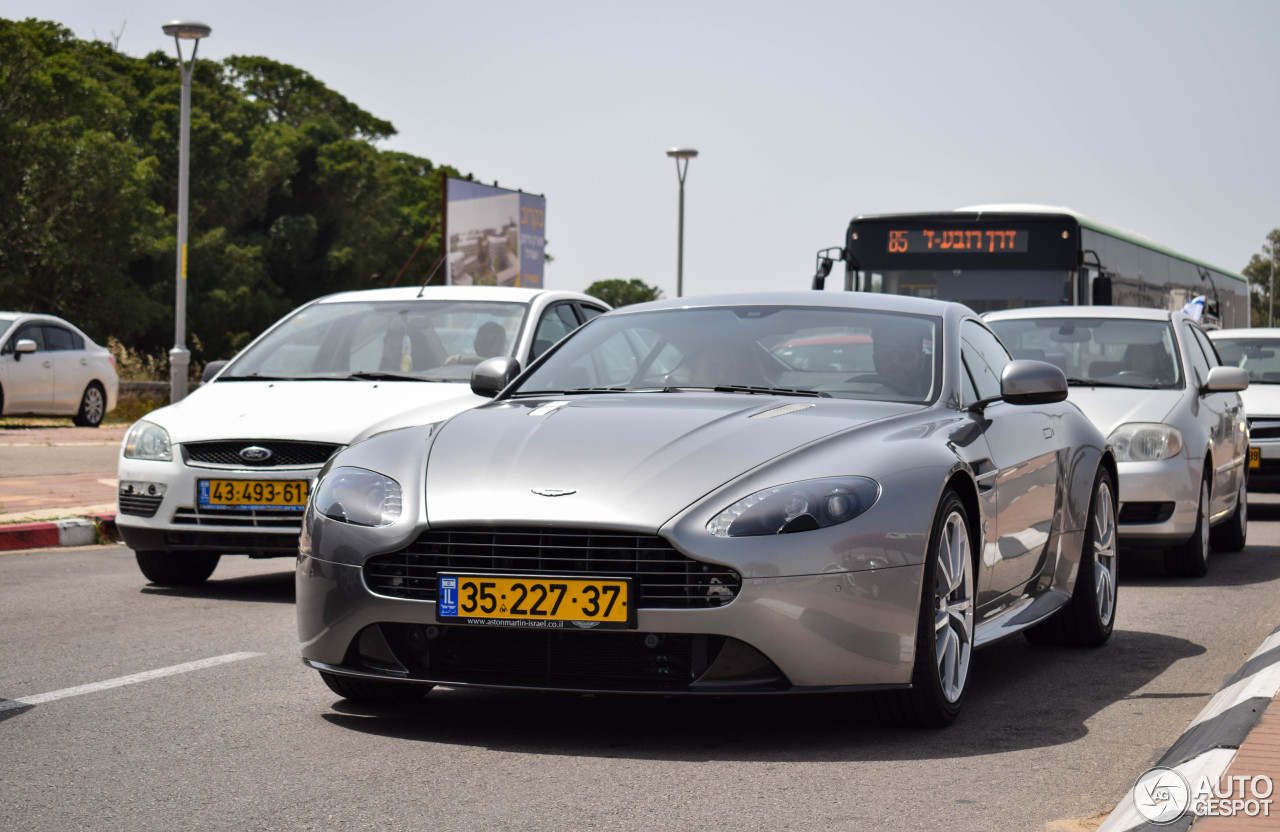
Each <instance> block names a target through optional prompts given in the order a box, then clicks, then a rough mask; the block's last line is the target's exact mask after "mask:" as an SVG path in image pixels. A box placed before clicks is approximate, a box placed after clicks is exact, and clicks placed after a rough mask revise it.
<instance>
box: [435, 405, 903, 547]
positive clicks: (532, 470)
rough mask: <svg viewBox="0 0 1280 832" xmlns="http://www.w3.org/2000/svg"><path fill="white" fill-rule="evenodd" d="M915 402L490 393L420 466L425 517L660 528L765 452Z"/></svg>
mask: <svg viewBox="0 0 1280 832" xmlns="http://www.w3.org/2000/svg"><path fill="white" fill-rule="evenodd" d="M920 409H921V406H920V405H904V404H892V403H885V402H852V401H838V400H830V399H822V400H815V399H803V398H776V397H768V398H763V397H759V396H744V395H732V394H699V393H631V394H620V395H596V396H589V397H580V398H574V399H571V400H569V401H564V400H555V399H537V400H508V401H503V402H496V403H493V404H491V405H488V406H486V407H481V408H478V409H475V410H471V411H468V412H466V413H463V414H461V415H459V416H457V417H456V418H454V419H452V420H451V421H449V422H446V423H445V424H444V425H443V426H442V428H441V429H440V431H439V433H438V434H437V436H436V438H435V440H434V442H433V443H432V446H431V451H430V459H429V462H428V465H427V475H426V505H427V520H428V522H429V523H432V524H442V523H474V522H490V523H491V522H495V521H498V522H501V523H508V524H525V523H537V524H540V525H545V524H556V523H565V524H576V525H581V524H584V523H587V524H590V525H593V526H597V527H601V528H627V529H637V528H641V529H648V530H652V531H654V532H656V531H657V530H658V529H659V528H660V527H661V526H662V525H663V524H664V523H665V522H667V521H668V520H670V519H671V518H672V517H674V516H675V515H676V514H678V513H679V512H680V511H681V510H682V509H684V508H685V507H687V506H689V505H690V504H692V503H694V502H695V501H697V500H698V499H699V498H700V497H702V496H704V495H706V494H707V493H709V492H711V491H713V490H714V489H716V488H718V487H719V486H721V485H723V484H725V483H726V482H728V481H730V480H732V479H734V478H736V477H738V476H740V475H741V474H743V473H745V472H747V471H749V470H751V469H753V468H756V467H758V466H760V465H761V464H763V463H765V462H768V461H769V460H771V459H774V458H776V457H778V456H780V455H783V454H786V453H787V452H789V451H791V450H794V449H796V448H799V447H800V446H802V445H805V444H807V443H811V442H813V441H815V440H818V439H820V438H822V437H824V436H829V435H831V434H834V433H837V432H841V431H845V430H849V429H850V428H854V427H857V426H859V425H863V424H867V423H869V422H873V421H878V420H882V419H886V418H889V417H892V416H895V415H899V414H903V413H907V412H911V411H916V410H920ZM726 507H727V506H726Z"/></svg>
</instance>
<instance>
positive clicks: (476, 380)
mask: <svg viewBox="0 0 1280 832" xmlns="http://www.w3.org/2000/svg"><path fill="white" fill-rule="evenodd" d="M518 375H520V362H519V361H516V360H515V359H514V358H512V357H511V356H509V355H499V356H495V357H494V358H486V359H485V360H484V361H481V362H480V363H479V364H477V365H476V368H475V369H474V370H472V371H471V392H472V393H475V394H476V395H477V396H484V397H485V398H486V399H492V398H493V397H494V396H496V395H498V394H499V393H501V392H502V388H504V387H506V386H507V385H508V384H510V383H511V382H512V381H513V380H514V379H515V377H516V376H518Z"/></svg>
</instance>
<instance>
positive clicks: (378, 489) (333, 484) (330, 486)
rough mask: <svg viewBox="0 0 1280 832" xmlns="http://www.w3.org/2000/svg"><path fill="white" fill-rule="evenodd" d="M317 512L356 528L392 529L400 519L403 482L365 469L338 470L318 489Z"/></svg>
mask: <svg viewBox="0 0 1280 832" xmlns="http://www.w3.org/2000/svg"><path fill="white" fill-rule="evenodd" d="M312 504H313V505H314V506H315V510H316V511H317V512H319V513H320V514H323V515H324V516H325V517H328V518H329V519H330V520H337V521H339V522H341V523H351V524H352V525H355V526H389V525H391V524H392V523H394V522H396V520H399V519H400V508H401V491H400V483H398V482H396V481H395V480H393V479H391V477H387V476H383V475H382V474H379V473H377V472H376V471H369V470H367V469H365V468H349V467H342V468H334V469H333V470H332V471H330V472H329V473H328V474H327V475H326V476H325V477H324V479H322V480H320V485H319V487H318V488H317V489H316V493H315V496H314V497H313V498H312Z"/></svg>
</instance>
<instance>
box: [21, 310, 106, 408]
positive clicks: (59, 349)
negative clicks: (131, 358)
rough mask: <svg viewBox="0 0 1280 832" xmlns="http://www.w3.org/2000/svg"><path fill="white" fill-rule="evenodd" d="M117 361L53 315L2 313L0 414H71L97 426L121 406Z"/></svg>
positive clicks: (81, 333) (78, 331) (89, 339)
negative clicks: (118, 394) (118, 390)
mask: <svg viewBox="0 0 1280 832" xmlns="http://www.w3.org/2000/svg"><path fill="white" fill-rule="evenodd" d="M118 387H119V380H118V377H117V375H116V359H115V356H113V355H112V354H111V353H110V352H108V350H107V348H106V347H100V346H98V345H97V344H95V343H94V342H93V339H92V338H90V337H89V336H88V335H85V334H84V333H83V332H81V331H80V330H79V329H77V328H76V327H74V326H72V325H71V324H69V323H67V322H66V321H64V320H62V319H61V318H58V317H55V316H53V315H37V314H29V313H26V312H0V416H70V417H71V420H72V421H73V422H75V423H76V424H77V425H80V426H81V427H91V428H96V427H97V426H98V425H100V424H102V419H103V417H104V416H106V415H107V413H109V412H110V411H111V410H113V409H114V408H115V406H116V392H117V389H118Z"/></svg>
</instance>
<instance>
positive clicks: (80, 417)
mask: <svg viewBox="0 0 1280 832" xmlns="http://www.w3.org/2000/svg"><path fill="white" fill-rule="evenodd" d="M106 415H107V394H106V392H105V391H104V390H103V389H102V385H101V384H99V383H98V382H96V381H91V382H89V386H88V387H86V388H84V395H83V396H81V397H80V410H78V411H77V412H76V415H74V416H72V417H71V422H72V424H75V425H77V426H79V427H82V428H96V427H97V426H98V425H101V424H102V420H103V418H104V417H105V416H106Z"/></svg>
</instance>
